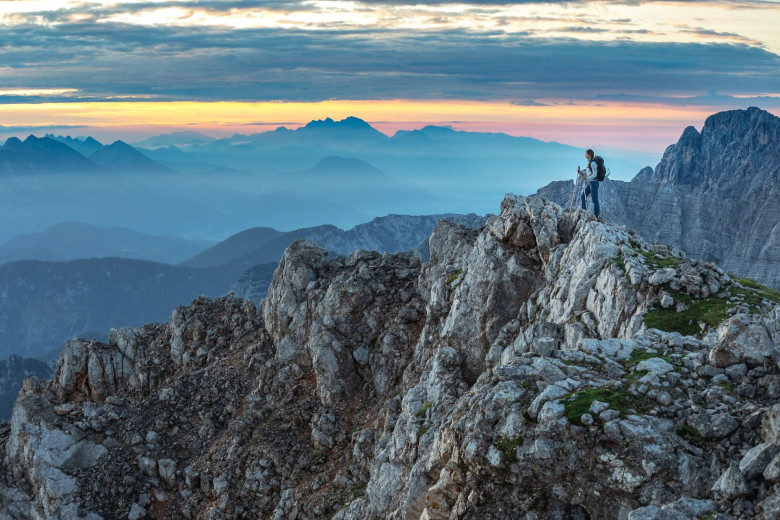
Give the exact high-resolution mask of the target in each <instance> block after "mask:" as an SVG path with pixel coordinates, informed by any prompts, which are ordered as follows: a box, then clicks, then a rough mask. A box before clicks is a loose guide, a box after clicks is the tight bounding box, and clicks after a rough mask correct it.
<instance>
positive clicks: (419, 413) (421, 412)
mask: <svg viewBox="0 0 780 520" xmlns="http://www.w3.org/2000/svg"><path fill="white" fill-rule="evenodd" d="M431 406H433V403H432V402H430V401H425V402H424V403H423V405H422V408H420V409H419V410H417V413H416V414H414V415H415V416H417V417H423V418H424V417H425V413H426V412H427V411H428V408H430V407H431Z"/></svg>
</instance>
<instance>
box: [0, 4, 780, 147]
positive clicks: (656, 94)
mask: <svg viewBox="0 0 780 520" xmlns="http://www.w3.org/2000/svg"><path fill="white" fill-rule="evenodd" d="M0 24H2V29H1V30H0V46H2V53H1V54H0V126H2V128H0V134H2V135H11V134H16V135H22V134H26V133H36V134H42V133H45V132H55V133H62V134H71V135H87V134H89V135H95V136H97V137H98V138H102V139H105V140H110V139H113V138H123V139H126V140H131V141H132V140H134V139H141V138H143V137H146V136H149V135H152V134H156V133H162V132H167V131H171V130H177V129H189V130H198V131H201V132H203V133H206V134H210V135H213V136H224V135H231V134H233V133H236V132H239V133H254V132H259V131H263V130H266V129H270V128H274V127H276V126H280V125H285V126H288V127H295V126H298V125H300V124H305V123H306V122H308V121H309V120H311V119H321V118H324V117H327V116H330V117H333V118H334V119H341V118H343V117H346V116H348V115H354V116H357V117H361V118H362V119H365V120H366V121H368V122H370V123H371V124H372V125H374V126H375V127H377V128H378V129H380V130H382V131H384V132H387V133H392V132H394V131H395V130H397V129H410V128H419V127H421V126H423V125H425V124H430V123H433V124H446V125H451V126H453V127H454V128H458V129H467V130H468V129H471V130H480V131H500V132H507V133H509V134H512V135H524V136H531V137H536V138H539V139H543V140H554V141H560V142H565V143H568V144H574V145H578V146H596V145H599V144H610V145H613V146H619V147H623V148H630V149H636V150H645V151H652V152H660V151H662V150H663V149H664V148H665V147H666V146H667V145H668V144H671V143H672V142H674V141H676V139H677V137H678V136H679V135H680V133H681V132H682V130H683V128H684V127H685V126H688V125H691V124H692V125H694V126H697V127H700V126H701V124H702V123H703V121H704V119H705V118H706V117H707V115H709V114H711V113H713V112H717V111H719V110H723V109H729V108H746V107H748V106H759V107H761V108H764V109H767V110H769V111H771V112H773V113H775V114H780V31H778V29H777V27H778V26H780V1H747V2H731V1H721V2H693V1H678V2H654V1H648V2H642V1H630V0H625V1H623V2H610V1H602V2H541V3H540V2H524V1H516V2H505V3H495V2H490V1H471V2H463V3H448V2H443V1H437V0H418V1H411V0H410V1H405V0H387V1H376V0H370V1H362V2H360V1H320V0H312V1H294V0H279V1H264V0H235V1H233V0H225V1H216V0H212V1H189V0H182V1H176V0H145V1H130V0H120V1H101V0H97V1H89V2H83V1H68V0H64V1H63V0H58V1H54V0H10V1H9V0H0Z"/></svg>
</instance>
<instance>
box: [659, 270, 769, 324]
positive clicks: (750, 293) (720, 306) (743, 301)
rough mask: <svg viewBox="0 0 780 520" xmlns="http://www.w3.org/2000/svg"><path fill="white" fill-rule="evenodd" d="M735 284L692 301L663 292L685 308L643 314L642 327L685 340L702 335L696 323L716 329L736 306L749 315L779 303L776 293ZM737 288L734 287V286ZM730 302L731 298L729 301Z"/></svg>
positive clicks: (748, 283) (744, 283) (740, 281)
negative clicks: (683, 336) (744, 307)
mask: <svg viewBox="0 0 780 520" xmlns="http://www.w3.org/2000/svg"><path fill="white" fill-rule="evenodd" d="M732 278H733V279H734V281H736V282H737V283H736V284H730V285H728V286H727V287H725V288H724V289H723V291H721V293H720V294H723V295H724V297H720V296H718V295H712V296H708V297H707V298H698V299H697V298H693V297H691V296H690V295H689V294H687V293H685V292H682V291H675V290H672V289H671V288H669V287H666V290H667V291H668V292H669V294H670V295H671V296H672V297H673V298H674V299H675V301H677V302H681V303H683V304H684V305H685V307H687V308H686V309H684V310H682V311H680V312H677V311H676V310H675V309H673V308H670V309H652V310H650V311H648V312H647V314H645V318H644V321H645V325H647V326H648V327H650V328H654V329H658V330H663V331H665V332H679V333H680V334H683V335H686V336H696V335H698V334H700V333H701V332H702V328H701V327H700V325H699V324H700V323H703V324H704V325H705V329H706V328H717V327H718V326H719V325H720V324H721V323H723V322H724V321H725V320H726V319H727V318H728V317H729V310H730V309H732V308H734V307H736V306H737V305H745V306H747V308H748V309H749V310H750V312H752V313H758V312H760V311H761V309H762V308H763V307H764V305H765V303H766V302H767V301H768V302H770V303H780V292H778V291H776V290H774V289H771V288H769V287H765V286H763V285H761V284H759V283H757V282H755V281H754V280H749V279H747V278H737V277H732ZM737 284H738V285H737ZM732 298H735V300H734V301H732Z"/></svg>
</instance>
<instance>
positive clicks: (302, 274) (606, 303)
mask: <svg viewBox="0 0 780 520" xmlns="http://www.w3.org/2000/svg"><path fill="white" fill-rule="evenodd" d="M429 252H430V259H429V260H427V261H426V262H424V263H422V262H421V261H420V259H419V258H418V257H417V256H415V255H414V254H412V253H411V252H408V253H398V254H384V255H380V254H378V253H373V252H368V251H357V252H354V253H352V254H350V255H349V256H347V257H343V256H336V257H330V256H329V255H328V253H327V251H326V250H325V249H323V248H322V247H320V246H318V245H316V244H314V243H312V242H310V241H307V240H301V241H298V242H295V243H293V244H292V245H291V246H290V247H289V248H288V249H287V250H286V251H285V253H284V255H283V258H282V260H281V263H280V264H279V266H278V268H277V270H276V272H275V274H274V276H273V281H272V283H271V286H270V289H269V290H268V295H267V297H266V298H265V299H264V300H262V302H261V303H260V305H259V307H257V308H256V306H255V304H254V303H252V302H251V301H245V300H241V299H238V298H235V297H234V296H227V297H224V298H219V299H216V300H209V299H206V298H198V299H196V300H195V301H193V302H192V304H191V305H190V306H189V307H179V308H177V309H176V310H174V311H173V313H172V314H171V319H170V322H169V323H167V324H152V325H147V326H144V327H141V328H132V329H131V328H123V329H118V330H113V331H112V332H111V334H110V339H109V341H108V344H103V343H99V342H94V341H93V342H84V341H80V340H74V341H71V342H70V343H69V344H68V345H67V347H66V348H65V350H64V351H63V353H62V355H61V357H60V359H59V363H58V365H57V369H56V372H55V374H54V377H53V378H52V379H50V380H42V379H36V378H30V379H27V380H26V381H25V384H24V388H23V389H22V391H21V393H20V394H19V397H18V399H17V401H16V404H15V407H14V411H13V417H12V419H11V421H10V423H3V424H2V425H1V426H0V441H2V444H0V445H1V446H2V449H3V453H2V459H1V460H2V463H1V464H0V470H1V471H0V474H2V480H0V511H1V512H0V518H4V519H9V518H12V519H28V518H35V519H43V518H63V519H77V518H81V519H93V520H96V519H99V518H103V519H114V518H117V519H130V520H137V519H140V518H171V519H173V518H189V519H191V518H199V519H239V518H263V519H273V520H303V519H335V520H365V519H370V520H380V519H382V520H384V519H397V520H402V519H405V520H411V519H415V520H416V519H427V520H434V519H437V520H438V519H474V520H476V519H480V520H489V519H496V520H498V519H523V520H536V519H539V520H541V519H596V518H598V519H613V518H614V519H621V520H626V519H628V520H650V519H655V520H661V519H663V520H670V519H671V520H676V519H692V518H698V519H705V518H706V519H713V518H718V519H729V518H764V519H770V518H778V515H780V404H776V403H777V402H778V401H777V400H778V396H780V370H779V369H778V363H779V362H780V294H778V293H777V292H776V291H773V290H771V289H767V288H765V287H763V286H761V285H758V284H756V283H755V282H752V281H749V280H744V279H738V278H734V277H732V276H730V275H729V274H727V273H726V272H724V271H723V270H722V269H721V268H719V267H717V266H716V265H714V264H711V263H702V262H699V261H696V260H693V259H690V258H687V257H686V256H685V254H683V253H682V252H681V251H680V250H678V249H675V248H672V247H668V246H661V245H651V244H650V243H648V242H647V241H645V240H644V239H643V238H642V237H641V236H640V235H639V234H637V233H635V232H634V231H631V230H628V229H626V228H624V227H618V226H615V225H610V224H605V223H603V222H601V221H599V220H597V219H595V217H593V216H592V215H590V214H588V213H586V212H583V211H580V210H578V209H566V210H564V209H561V207H559V206H558V205H556V204H554V203H551V202H548V201H546V200H545V199H543V198H540V197H530V198H525V197H520V196H510V195H508V196H507V197H506V198H505V199H504V201H503V203H502V205H501V212H500V214H499V215H498V216H495V217H491V218H489V219H487V221H486V222H485V223H482V224H481V225H480V227H479V228H473V227H468V226H464V225H459V224H457V223H453V222H449V221H446V220H443V221H440V222H439V223H438V224H437V225H436V227H435V229H434V231H433V234H432V235H431V237H430V240H429Z"/></svg>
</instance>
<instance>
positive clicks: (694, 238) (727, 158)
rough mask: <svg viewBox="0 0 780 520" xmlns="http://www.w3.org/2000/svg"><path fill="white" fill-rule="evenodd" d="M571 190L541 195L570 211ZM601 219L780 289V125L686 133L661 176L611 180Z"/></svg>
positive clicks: (722, 118)
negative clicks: (627, 180) (568, 208)
mask: <svg viewBox="0 0 780 520" xmlns="http://www.w3.org/2000/svg"><path fill="white" fill-rule="evenodd" d="M571 192H572V184H571V183H570V182H560V183H558V182H555V183H551V184H549V185H548V186H546V187H544V188H542V189H541V190H539V192H538V194H539V195H541V196H543V197H545V198H548V199H550V200H552V201H555V202H557V203H559V204H564V205H566V204H568V203H569V197H570V196H571ZM600 202H601V208H602V210H601V211H602V216H603V217H604V218H606V219H607V220H609V221H610V222H615V223H621V224H625V225H626V226H628V227H630V228H632V229H636V230H637V231H638V232H639V233H640V234H641V235H642V236H644V237H645V238H647V239H648V240H651V241H654V242H659V243H664V244H670V245H674V246H676V247H679V248H680V249H682V250H683V251H685V252H686V253H688V254H689V255H691V256H692V257H694V258H700V259H702V260H705V261H712V262H716V263H718V264H719V265H721V266H722V267H723V268H724V269H726V270H728V271H731V272H734V273H736V274H739V275H740V276H744V277H748V278H754V279H756V280H758V281H760V282H761V283H764V284H767V285H771V286H773V287H778V288H780V269H778V265H780V211H778V209H780V118H778V117H776V116H774V115H772V114H770V113H769V112H765V111H763V110H760V109H758V108H749V109H747V110H734V111H728V112H721V113H718V114H715V115H713V116H710V117H709V118H707V120H706V122H705V124H704V127H703V129H702V131H701V133H699V132H697V131H696V129H694V128H693V127H688V128H686V129H685V131H684V132H683V135H682V137H680V140H679V141H678V142H677V144H674V145H672V146H670V147H669V148H667V150H666V152H665V153H664V156H663V159H662V160H661V162H660V163H659V164H658V165H657V166H656V168H655V170H654V171H652V172H650V171H649V169H645V170H642V171H641V172H639V174H637V176H636V177H635V178H634V179H633V180H632V181H631V182H629V183H626V182H621V181H610V180H607V181H606V182H604V183H603V185H602V187H601V190H600Z"/></svg>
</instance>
